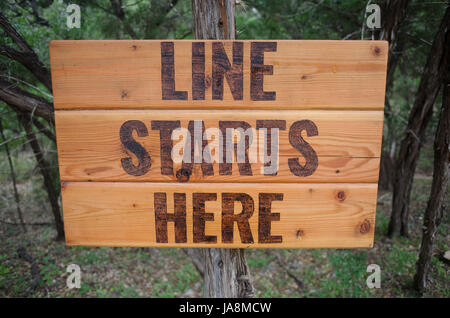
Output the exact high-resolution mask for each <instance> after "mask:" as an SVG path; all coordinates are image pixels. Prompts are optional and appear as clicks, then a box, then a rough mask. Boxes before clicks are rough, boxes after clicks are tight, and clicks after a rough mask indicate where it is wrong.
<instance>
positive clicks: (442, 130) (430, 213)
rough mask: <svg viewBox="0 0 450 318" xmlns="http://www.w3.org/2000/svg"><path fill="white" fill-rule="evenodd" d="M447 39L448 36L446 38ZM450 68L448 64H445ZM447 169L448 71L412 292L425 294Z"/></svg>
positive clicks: (449, 158)
mask: <svg viewBox="0 0 450 318" xmlns="http://www.w3.org/2000/svg"><path fill="white" fill-rule="evenodd" d="M447 36H449V35H447ZM449 65H450V64H449ZM449 165H450V67H448V68H447V80H446V82H445V83H444V89H443V94H442V110H441V115H440V118H439V124H438V128H437V131H436V137H435V139H434V170H433V184H432V186H431V195H430V198H429V200H428V205H427V209H426V211H425V216H424V221H423V236H422V244H421V246H420V253H419V260H418V261H417V264H416V266H417V272H416V275H415V276H414V288H415V289H416V290H418V291H419V292H424V291H426V288H427V275H428V270H429V267H430V262H431V256H432V254H433V242H434V238H435V236H436V234H437V232H438V230H439V225H440V223H441V221H442V217H443V215H444V210H445V206H444V198H445V193H446V191H447V185H448V179H449Z"/></svg>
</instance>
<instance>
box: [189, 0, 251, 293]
mask: <svg viewBox="0 0 450 318" xmlns="http://www.w3.org/2000/svg"><path fill="white" fill-rule="evenodd" d="M234 8H235V0H192V14H193V18H194V34H195V38H196V39H203V40H234V39H235V38H236V29H235V18H234ZM202 254H203V255H202V256H203V257H204V262H205V263H204V297H226V298H237V297H239V298H247V297H253V296H254V290H253V285H252V283H251V279H250V272H249V268H248V264H247V260H246V258H245V250H244V249H217V248H206V249H203V250H202Z"/></svg>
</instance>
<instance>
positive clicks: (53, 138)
mask: <svg viewBox="0 0 450 318" xmlns="http://www.w3.org/2000/svg"><path fill="white" fill-rule="evenodd" d="M32 122H33V125H34V126H35V127H36V128H37V129H38V130H39V132H41V133H43V134H44V135H45V136H46V137H47V138H48V139H50V140H51V141H53V142H54V143H55V144H56V136H55V134H54V133H53V132H52V131H51V130H50V128H49V127H46V126H45V125H44V124H42V123H41V122H40V121H39V120H37V118H36V117H34V116H33V117H32Z"/></svg>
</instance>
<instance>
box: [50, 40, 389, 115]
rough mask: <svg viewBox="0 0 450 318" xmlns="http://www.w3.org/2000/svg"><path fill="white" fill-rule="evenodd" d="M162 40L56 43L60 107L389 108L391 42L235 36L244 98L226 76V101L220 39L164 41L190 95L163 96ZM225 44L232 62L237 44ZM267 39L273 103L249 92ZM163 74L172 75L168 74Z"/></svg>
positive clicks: (53, 56)
mask: <svg viewBox="0 0 450 318" xmlns="http://www.w3.org/2000/svg"><path fill="white" fill-rule="evenodd" d="M161 42H162V41H159V40H144V41H52V42H51V43H50V62H51V69H52V83H53V94H54V105H55V108H56V109H76V108H77V109H79V108H105V109H106V108H161V107H164V108H173V109H175V108H185V109H192V108H196V109H199V108H201V109H205V108H232V109H246V108H247V109H248V108H259V109H262V108H263V109H378V110H381V109H383V107H384V94H385V79H386V65H387V56H388V54H387V53H388V46H387V42H386V41H310V40H300V41H288V40H280V41H236V43H243V62H242V63H243V68H242V73H243V82H242V85H241V84H239V85H241V86H242V90H243V96H242V99H240V100H236V99H234V98H233V96H232V94H231V90H230V87H229V85H228V82H227V80H224V84H223V96H222V99H212V91H211V88H210V86H211V81H212V62H211V61H212V55H213V54H212V43H213V42H217V41H183V40H178V41H177V40H164V41H163V42H173V43H174V53H173V56H174V70H175V76H174V84H175V89H176V90H177V91H183V92H186V94H187V100H163V99H162V81H161V80H162V79H161V77H162V75H161V69H162V67H161ZM198 42H204V43H205V48H204V51H205V55H204V59H205V67H204V68H205V81H204V85H205V87H206V92H205V97H204V99H203V100H202V99H199V100H193V94H192V43H198ZM220 42H221V43H223V44H224V50H225V53H226V54H227V57H228V59H229V60H230V61H231V62H230V64H231V63H232V61H233V58H232V57H233V55H232V54H233V53H232V52H233V49H232V45H233V41H220ZM264 42H273V43H275V44H276V52H269V51H267V52H265V53H264V61H263V63H264V65H271V66H273V74H272V75H269V74H265V75H264V76H263V84H262V85H263V87H262V88H263V90H264V91H266V92H276V97H275V100H254V99H255V98H254V97H253V98H252V97H251V90H250V86H251V45H252V43H264ZM216 51H217V50H216ZM254 51H255V50H254ZM256 60H257V59H254V60H253V61H256ZM255 63H256V62H255ZM239 70H240V68H239ZM254 70H256V69H255V68H254ZM259 70H262V67H260V68H259ZM269 73H270V72H269ZM164 74H166V76H168V75H167V74H168V73H167V72H165V73H164ZM261 78H262V77H261ZM255 83H256V80H255ZM202 85H203V84H202ZM239 85H238V86H239ZM241 86H239V87H241ZM216 97H217V96H216Z"/></svg>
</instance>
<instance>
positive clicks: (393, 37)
mask: <svg viewBox="0 0 450 318" xmlns="http://www.w3.org/2000/svg"><path fill="white" fill-rule="evenodd" d="M408 4H409V0H384V1H383V3H382V8H381V12H382V15H383V19H382V23H383V24H382V29H381V31H380V32H379V37H378V39H379V40H385V41H388V42H389V55H388V67H387V74H386V98H385V106H384V117H385V125H386V126H387V130H388V132H387V138H385V139H384V140H383V143H384V145H383V146H384V147H383V149H386V148H387V150H384V151H383V152H382V154H381V165H380V178H379V183H378V184H379V186H380V187H381V188H382V189H385V190H390V189H392V183H393V178H392V175H393V173H394V162H395V152H391V151H390V150H391V147H392V143H393V142H394V137H395V128H394V124H393V114H392V109H391V105H390V103H389V98H388V96H387V94H388V92H389V91H390V89H391V87H392V83H393V78H394V71H395V69H396V67H397V65H398V62H399V60H400V58H401V52H402V48H403V41H400V40H399V38H400V37H399V36H398V33H399V30H400V27H401V25H402V24H403V22H404V20H405V18H406V9H407V7H408Z"/></svg>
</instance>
